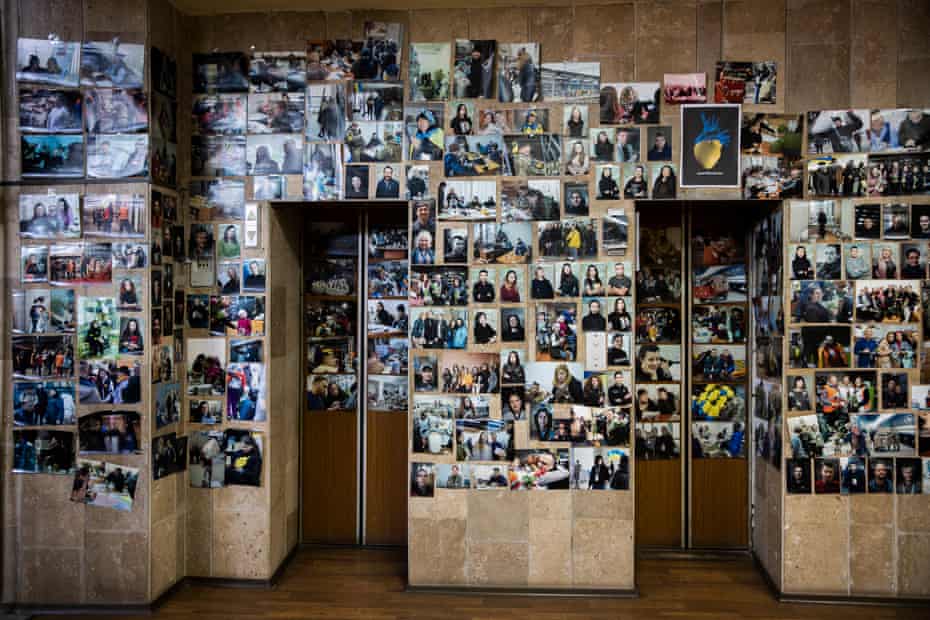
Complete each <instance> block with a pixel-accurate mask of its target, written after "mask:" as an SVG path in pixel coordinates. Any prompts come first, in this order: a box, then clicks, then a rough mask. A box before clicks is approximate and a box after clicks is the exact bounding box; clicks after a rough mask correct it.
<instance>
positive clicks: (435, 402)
mask: <svg viewBox="0 0 930 620" xmlns="http://www.w3.org/2000/svg"><path fill="white" fill-rule="evenodd" d="M457 407H458V399H457V398H452V397H448V396H416V397H414V399H413V443H412V448H411V449H412V451H413V452H415V453H419V454H432V455H450V454H452V440H453V438H454V437H455V410H456V408H457Z"/></svg>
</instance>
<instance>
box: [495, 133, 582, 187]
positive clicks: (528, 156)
mask: <svg viewBox="0 0 930 620" xmlns="http://www.w3.org/2000/svg"><path fill="white" fill-rule="evenodd" d="M485 138H490V136H485ZM504 142H505V143H506V147H505V151H504V152H505V153H506V158H505V160H504V170H503V172H502V174H504V175H507V176H518V177H528V176H543V177H556V176H559V175H560V174H561V173H562V136H560V135H557V134H534V135H508V136H505V137H504ZM576 142H578V141H576ZM580 144H581V146H580V148H579V149H576V151H579V150H580V151H581V153H580V156H581V157H582V158H583V159H584V161H585V162H587V161H588V160H587V156H586V154H585V153H584V150H585V147H584V142H580ZM567 148H568V145H567V144H566V149H567ZM579 170H580V169H579ZM583 174H586V173H583Z"/></svg>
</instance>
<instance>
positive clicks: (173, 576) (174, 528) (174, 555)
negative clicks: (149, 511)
mask: <svg viewBox="0 0 930 620" xmlns="http://www.w3.org/2000/svg"><path fill="white" fill-rule="evenodd" d="M180 537H181V532H179V531H178V522H177V520H176V519H175V518H174V517H170V518H168V519H165V520H163V521H161V522H158V523H155V524H154V525H153V526H152V596H153V598H157V597H158V596H159V595H161V593H162V592H164V591H165V590H167V589H168V588H170V587H171V586H172V585H174V583H175V582H176V581H177V580H178V579H180V578H181V575H180V574H178V573H177V568H178V555H179V547H181V545H180Z"/></svg>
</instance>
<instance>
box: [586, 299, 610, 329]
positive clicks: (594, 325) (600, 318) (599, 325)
mask: <svg viewBox="0 0 930 620" xmlns="http://www.w3.org/2000/svg"><path fill="white" fill-rule="evenodd" d="M581 328H582V329H584V330H585V331H592V332H602V331H606V330H607V319H606V318H604V315H603V314H601V302H599V301H597V300H596V299H592V300H591V301H590V302H588V314H587V315H585V317H584V318H583V319H581Z"/></svg>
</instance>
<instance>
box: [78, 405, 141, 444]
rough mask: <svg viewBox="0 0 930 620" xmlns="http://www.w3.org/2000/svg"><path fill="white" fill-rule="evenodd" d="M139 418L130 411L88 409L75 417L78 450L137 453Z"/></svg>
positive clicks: (139, 433) (139, 437) (139, 432)
mask: <svg viewBox="0 0 930 620" xmlns="http://www.w3.org/2000/svg"><path fill="white" fill-rule="evenodd" d="M141 439H142V422H141V419H140V417H139V414H138V413H135V412H132V411H107V412H101V413H89V414H85V415H83V416H81V417H80V418H79V419H78V450H79V451H80V453H81V454H141V453H142V446H141V444H140V441H141Z"/></svg>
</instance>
